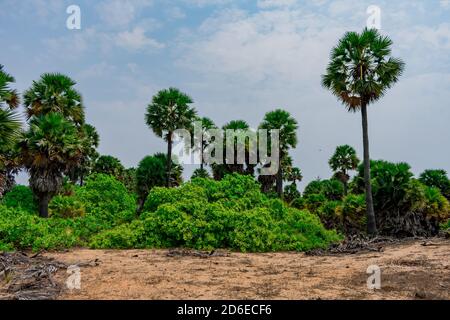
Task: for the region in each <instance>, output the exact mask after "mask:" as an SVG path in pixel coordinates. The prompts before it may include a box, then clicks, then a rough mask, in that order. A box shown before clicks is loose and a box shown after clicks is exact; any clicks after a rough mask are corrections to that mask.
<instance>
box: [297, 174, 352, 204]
mask: <svg viewBox="0 0 450 320" xmlns="http://www.w3.org/2000/svg"><path fill="white" fill-rule="evenodd" d="M318 194H321V195H323V196H324V197H325V198H326V199H328V200H331V201H336V200H341V199H342V198H343V196H344V185H343V184H342V182H340V181H339V180H336V179H330V180H315V181H312V182H311V183H309V184H308V185H307V186H306V187H305V190H304V192H303V196H304V197H305V198H307V197H309V196H312V195H318Z"/></svg>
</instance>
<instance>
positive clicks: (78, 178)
mask: <svg viewBox="0 0 450 320" xmlns="http://www.w3.org/2000/svg"><path fill="white" fill-rule="evenodd" d="M79 135H80V141H81V142H82V146H83V157H82V159H81V161H80V163H79V164H77V166H76V167H74V168H71V169H70V172H69V177H70V180H71V181H72V183H77V182H79V183H80V185H81V186H82V185H83V184H84V178H85V177H86V176H88V175H89V174H90V173H91V172H92V170H93V169H94V165H95V164H96V160H97V158H98V157H99V154H98V152H97V148H98V146H99V143H100V136H99V134H98V132H97V130H96V129H95V127H94V126H92V125H90V124H87V123H85V124H83V125H82V126H81V127H79Z"/></svg>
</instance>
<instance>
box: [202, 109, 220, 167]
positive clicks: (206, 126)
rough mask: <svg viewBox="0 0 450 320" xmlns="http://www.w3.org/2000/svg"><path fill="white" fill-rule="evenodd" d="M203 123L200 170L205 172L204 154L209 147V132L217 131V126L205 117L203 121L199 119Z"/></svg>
mask: <svg viewBox="0 0 450 320" xmlns="http://www.w3.org/2000/svg"><path fill="white" fill-rule="evenodd" d="M199 120H200V121H201V123H202V141H200V143H199V144H200V145H201V148H200V150H199V151H200V170H201V171H202V172H203V171H204V165H205V160H204V155H203V153H204V152H205V149H206V147H208V143H209V139H210V136H209V135H208V130H212V129H217V126H216V125H215V124H214V122H213V121H212V120H211V119H209V118H206V117H203V118H201V119H199Z"/></svg>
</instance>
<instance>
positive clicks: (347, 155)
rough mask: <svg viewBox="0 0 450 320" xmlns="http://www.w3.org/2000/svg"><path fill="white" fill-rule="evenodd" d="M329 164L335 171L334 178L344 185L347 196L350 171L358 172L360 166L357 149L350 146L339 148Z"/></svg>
mask: <svg viewBox="0 0 450 320" xmlns="http://www.w3.org/2000/svg"><path fill="white" fill-rule="evenodd" d="M328 164H329V165H330V167H331V169H332V170H333V171H334V176H335V177H336V178H337V179H338V180H339V181H341V182H342V184H343V185H344V195H347V193H348V191H347V190H348V180H349V179H350V176H349V174H348V171H350V170H356V169H357V168H358V164H359V159H358V157H357V155H356V151H355V149H353V148H352V147H351V146H349V145H343V146H338V147H337V148H336V151H335V152H334V154H333V156H332V157H331V158H330V160H329V161H328Z"/></svg>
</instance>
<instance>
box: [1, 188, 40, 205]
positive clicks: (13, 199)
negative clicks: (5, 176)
mask: <svg viewBox="0 0 450 320" xmlns="http://www.w3.org/2000/svg"><path fill="white" fill-rule="evenodd" d="M3 204H4V205H5V206H7V207H8V208H17V209H21V210H25V211H28V212H37V202H36V199H35V197H34V195H33V192H32V191H31V189H30V188H29V187H25V186H20V185H19V186H15V187H13V188H12V190H11V191H10V192H8V193H7V194H6V195H5V196H4V197H3Z"/></svg>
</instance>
